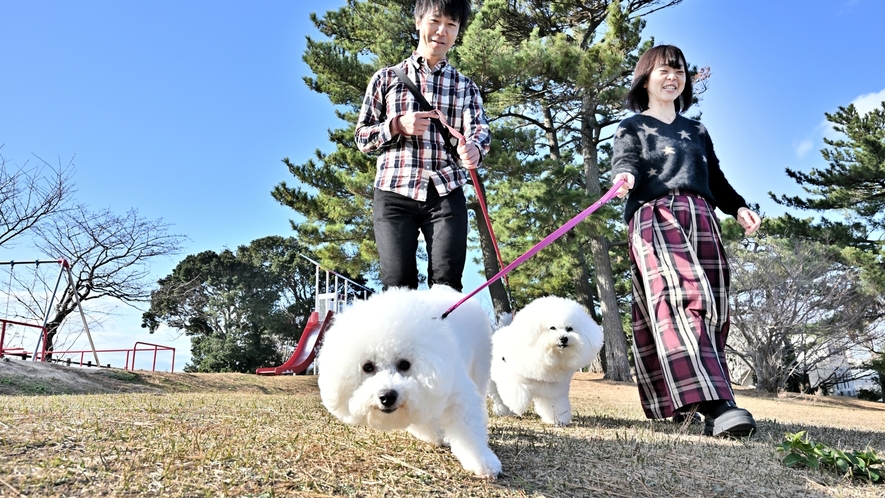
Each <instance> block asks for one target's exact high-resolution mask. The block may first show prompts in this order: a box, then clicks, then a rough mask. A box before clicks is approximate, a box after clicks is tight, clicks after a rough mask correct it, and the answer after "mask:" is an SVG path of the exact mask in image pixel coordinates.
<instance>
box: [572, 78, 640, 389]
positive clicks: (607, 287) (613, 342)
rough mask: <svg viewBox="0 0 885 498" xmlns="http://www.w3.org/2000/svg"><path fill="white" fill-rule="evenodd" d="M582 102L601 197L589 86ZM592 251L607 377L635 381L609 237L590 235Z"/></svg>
mask: <svg viewBox="0 0 885 498" xmlns="http://www.w3.org/2000/svg"><path fill="white" fill-rule="evenodd" d="M584 92H585V94H584V98H583V103H582V110H581V111H582V117H583V119H582V120H581V140H582V142H583V145H582V155H583V156H584V178H585V183H586V190H587V195H589V196H590V197H592V198H594V199H597V198H599V197H600V196H601V195H602V189H601V188H600V185H599V156H598V152H597V150H596V145H597V144H598V143H599V132H600V130H599V126H598V124H597V122H596V111H595V105H594V103H593V100H592V98H591V95H590V94H589V91H588V90H586V89H585V90H584ZM590 253H591V255H592V256H593V267H594V268H595V270H596V289H597V292H598V293H599V310H600V312H601V313H602V331H603V334H604V335H605V366H606V370H605V378H606V379H609V380H618V381H632V380H633V376H632V374H631V373H630V358H629V357H628V356H627V336H626V335H625V334H624V329H623V328H622V326H621V315H620V310H619V309H618V298H617V295H616V294H615V284H614V276H613V275H612V265H611V259H610V258H609V254H608V240H606V238H605V237H604V236H603V235H596V234H594V235H592V236H591V237H590Z"/></svg>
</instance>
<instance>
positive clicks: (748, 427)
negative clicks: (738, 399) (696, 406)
mask: <svg viewBox="0 0 885 498" xmlns="http://www.w3.org/2000/svg"><path fill="white" fill-rule="evenodd" d="M754 432H756V421H755V420H754V419H753V415H752V414H750V412H748V411H747V410H744V409H743V408H738V407H736V406H733V404H729V405H726V406H725V407H724V410H721V411H719V413H717V414H716V415H715V416H711V415H707V416H706V417H705V420H704V435H705V436H715V437H732V438H746V437H750V436H751V435H752V434H753V433H754Z"/></svg>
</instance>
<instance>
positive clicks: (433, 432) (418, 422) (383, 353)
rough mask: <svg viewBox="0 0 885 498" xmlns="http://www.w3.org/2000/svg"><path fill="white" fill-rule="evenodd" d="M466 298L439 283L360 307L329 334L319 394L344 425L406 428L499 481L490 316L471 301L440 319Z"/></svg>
mask: <svg viewBox="0 0 885 498" xmlns="http://www.w3.org/2000/svg"><path fill="white" fill-rule="evenodd" d="M462 297H463V295H462V294H460V293H459V292H457V291H455V290H453V289H451V288H449V287H445V286H439V285H436V286H434V287H433V288H431V289H429V290H407V289H390V290H387V291H386V292H383V293H380V294H375V295H373V296H372V297H370V298H369V299H367V300H365V301H357V302H355V303H354V304H353V305H352V306H351V307H349V308H347V309H346V310H345V311H344V312H342V313H341V314H339V315H337V316H336V317H335V321H334V322H333V324H332V326H331V328H330V329H329V330H328V331H327V333H326V336H325V339H324V341H323V345H322V349H321V350H320V353H319V358H318V368H319V380H318V382H319V387H320V395H321V397H322V400H323V405H325V407H326V408H327V409H328V410H329V412H331V413H332V414H333V415H335V416H336V417H338V418H339V419H340V420H342V421H343V422H345V423H348V424H352V425H362V426H368V427H372V428H375V429H382V430H395V429H406V430H407V431H409V432H410V433H411V434H412V435H414V436H415V437H417V438H418V439H421V440H422V441H427V442H429V443H433V444H436V445H442V444H444V443H448V444H449V445H450V446H451V449H452V453H453V454H454V455H455V457H457V458H458V461H459V462H461V465H462V466H463V467H464V468H465V469H466V470H468V471H470V472H473V473H474V474H476V475H477V476H480V477H485V478H495V477H496V476H497V475H498V474H499V473H500V472H501V462H500V461H499V460H498V457H497V456H495V454H494V453H493V452H492V450H491V449H490V448H489V446H488V410H487V408H486V402H485V398H486V393H487V389H488V384H489V376H490V373H489V369H490V366H491V365H490V363H491V348H492V345H491V336H492V328H491V324H490V322H489V317H488V315H487V314H486V313H485V311H483V309H482V307H481V306H480V305H479V304H478V303H476V302H475V301H472V300H470V301H467V302H465V303H464V304H462V305H461V306H459V307H458V308H457V309H455V310H454V311H453V312H452V313H451V314H450V315H449V316H447V317H446V318H445V319H440V317H441V316H442V314H443V313H444V312H445V311H446V310H447V309H448V308H450V307H451V306H452V305H453V304H455V303H456V302H458V300H459V299H461V298H462Z"/></svg>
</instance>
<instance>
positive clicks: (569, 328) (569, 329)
mask: <svg viewBox="0 0 885 498" xmlns="http://www.w3.org/2000/svg"><path fill="white" fill-rule="evenodd" d="M572 330H574V329H573V328H571V327H566V328H565V331H566V332H571V331H572Z"/></svg>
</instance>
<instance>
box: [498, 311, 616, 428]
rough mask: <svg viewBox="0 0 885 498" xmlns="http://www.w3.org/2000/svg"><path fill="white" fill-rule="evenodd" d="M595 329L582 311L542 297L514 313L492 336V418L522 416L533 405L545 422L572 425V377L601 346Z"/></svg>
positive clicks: (596, 326) (599, 332)
mask: <svg viewBox="0 0 885 498" xmlns="http://www.w3.org/2000/svg"><path fill="white" fill-rule="evenodd" d="M602 342H603V336H602V330H601V329H600V328H599V325H597V324H596V322H594V321H593V319H592V318H590V315H588V314H587V312H586V311H585V310H584V307H583V306H581V305H580V304H578V303H577V302H575V301H572V300H570V299H565V298H561V297H556V296H548V297H542V298H540V299H536V300H534V301H532V302H531V303H529V304H528V305H527V306H526V307H525V308H523V309H522V310H521V311H519V312H518V313H516V315H515V316H514V317H513V320H512V322H511V323H510V324H509V325H506V326H504V327H502V328H500V329H498V331H496V332H495V335H494V336H493V338H492V351H493V353H492V354H493V356H492V383H491V385H490V386H489V397H491V398H492V402H493V411H494V413H495V414H496V415H502V416H503V415H514V414H515V415H520V416H521V415H522V414H524V413H525V411H526V410H527V409H528V407H529V405H530V404H531V403H532V402H533V401H534V405H535V411H536V412H537V413H538V415H540V417H541V420H542V421H543V422H544V423H547V424H551V425H568V424H569V423H570V422H571V421H572V406H571V402H570V401H569V397H568V393H569V385H570V384H571V379H572V375H574V373H575V372H576V371H577V370H578V369H580V368H582V367H584V366H586V365H587V364H588V363H590V362H591V361H592V360H593V358H594V357H595V356H596V354H597V353H599V350H600V349H601V348H602Z"/></svg>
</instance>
